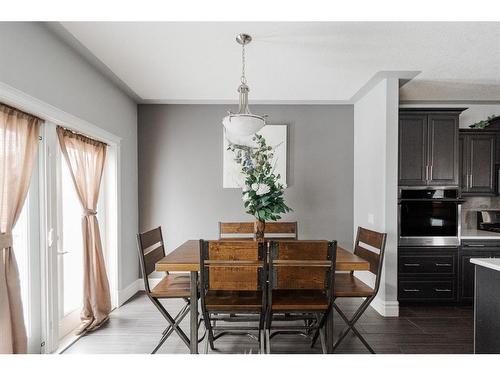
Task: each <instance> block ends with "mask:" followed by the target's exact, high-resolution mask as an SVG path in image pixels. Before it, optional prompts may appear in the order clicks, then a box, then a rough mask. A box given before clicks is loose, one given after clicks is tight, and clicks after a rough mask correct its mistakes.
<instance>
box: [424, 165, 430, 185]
mask: <svg viewBox="0 0 500 375" xmlns="http://www.w3.org/2000/svg"><path fill="white" fill-rule="evenodd" d="M425 180H426V181H429V166H428V165H426V166H425Z"/></svg>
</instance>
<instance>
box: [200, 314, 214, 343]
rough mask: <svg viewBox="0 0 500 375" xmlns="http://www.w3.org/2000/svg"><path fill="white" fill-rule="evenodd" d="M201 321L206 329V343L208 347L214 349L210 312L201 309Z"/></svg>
mask: <svg viewBox="0 0 500 375" xmlns="http://www.w3.org/2000/svg"><path fill="white" fill-rule="evenodd" d="M203 321H204V323H205V329H206V330H207V331H208V335H207V336H208V337H207V343H208V344H210V349H212V350H215V345H214V332H213V329H212V323H211V321H210V314H209V313H208V312H207V311H206V310H205V309H203ZM207 350H208V349H207Z"/></svg>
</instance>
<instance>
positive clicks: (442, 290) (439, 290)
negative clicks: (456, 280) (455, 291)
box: [434, 288, 451, 292]
mask: <svg viewBox="0 0 500 375" xmlns="http://www.w3.org/2000/svg"><path fill="white" fill-rule="evenodd" d="M434 291H436V292H451V289H439V288H434Z"/></svg>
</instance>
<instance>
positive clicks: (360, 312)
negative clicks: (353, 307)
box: [333, 297, 375, 354]
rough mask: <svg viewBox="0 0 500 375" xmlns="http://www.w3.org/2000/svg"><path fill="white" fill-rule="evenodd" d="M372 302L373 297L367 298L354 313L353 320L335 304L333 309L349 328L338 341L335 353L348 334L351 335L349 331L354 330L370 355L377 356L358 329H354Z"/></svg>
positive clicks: (334, 346)
mask: <svg viewBox="0 0 500 375" xmlns="http://www.w3.org/2000/svg"><path fill="white" fill-rule="evenodd" d="M372 300H373V297H372V298H367V299H366V300H365V301H364V302H363V303H362V304H361V306H359V308H358V310H357V311H356V312H355V313H354V315H353V316H352V318H351V319H349V318H348V317H347V316H346V315H345V314H344V312H343V311H342V310H340V308H339V307H338V306H337V305H336V304H335V302H334V303H333V307H334V308H335V310H336V311H337V312H338V313H339V315H340V316H341V318H342V319H343V320H344V321H345V322H346V323H347V328H346V329H344V331H343V332H342V333H341V334H340V335H339V338H338V339H337V341H336V342H335V344H334V345H333V350H334V351H335V349H337V347H338V346H339V345H340V343H341V342H342V341H343V340H344V338H345V337H346V336H347V334H348V333H349V331H350V330H352V331H353V333H354V334H355V335H356V336H357V337H358V338H359V340H360V341H361V342H362V343H363V345H364V346H365V347H366V348H367V349H368V350H369V351H370V353H372V354H375V351H374V350H373V348H372V347H371V346H370V345H369V344H368V342H367V341H366V340H365V338H364V337H363V336H362V335H361V333H359V331H358V330H357V329H356V327H354V325H355V324H356V322H357V321H358V320H359V318H361V316H362V315H363V313H364V312H365V310H366V309H367V308H368V306H369V305H370V303H371V301H372Z"/></svg>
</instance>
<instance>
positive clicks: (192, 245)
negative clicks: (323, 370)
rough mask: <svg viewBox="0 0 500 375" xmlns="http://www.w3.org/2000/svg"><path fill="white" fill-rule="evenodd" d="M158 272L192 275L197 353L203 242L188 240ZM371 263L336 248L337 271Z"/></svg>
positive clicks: (328, 335) (329, 337) (329, 338)
mask: <svg viewBox="0 0 500 375" xmlns="http://www.w3.org/2000/svg"><path fill="white" fill-rule="evenodd" d="M155 269H156V271H158V272H189V273H190V280H191V290H190V293H191V309H190V323H189V327H190V338H189V341H190V342H189V344H190V352H191V354H198V315H199V312H198V273H199V272H200V240H187V241H186V242H184V243H183V244H181V245H180V246H179V247H177V248H176V249H174V250H173V251H172V252H170V253H168V254H167V255H166V256H165V257H163V258H162V259H160V260H159V261H158V262H157V263H156V266H155ZM369 269H370V264H369V262H368V261H366V260H364V259H363V258H360V257H359V256H357V255H354V254H353V253H352V252H350V251H348V250H346V249H344V248H342V247H340V246H337V260H336V264H335V270H336V271H367V270H369ZM325 341H326V347H327V352H328V353H332V352H333V309H332V311H331V312H330V314H329V316H328V319H327V322H326V329H325Z"/></svg>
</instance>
